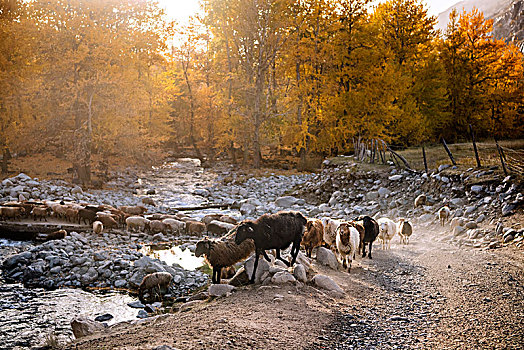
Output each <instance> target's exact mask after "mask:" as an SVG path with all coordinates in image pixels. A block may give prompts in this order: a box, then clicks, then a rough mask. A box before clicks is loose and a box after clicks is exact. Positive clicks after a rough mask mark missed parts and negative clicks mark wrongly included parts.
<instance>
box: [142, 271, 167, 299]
mask: <svg viewBox="0 0 524 350" xmlns="http://www.w3.org/2000/svg"><path fill="white" fill-rule="evenodd" d="M172 280H173V276H171V274H170V273H169V272H155V273H150V274H149V275H146V276H144V278H143V279H142V283H140V286H139V287H138V298H139V299H140V301H141V302H142V303H144V304H145V299H144V293H145V292H146V291H148V292H149V293H150V294H153V293H156V294H157V295H159V296H160V295H161V293H162V290H163V289H165V290H167V288H169V285H170V284H171V281H172Z"/></svg>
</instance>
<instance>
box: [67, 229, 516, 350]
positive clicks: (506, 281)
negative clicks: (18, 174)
mask: <svg viewBox="0 0 524 350" xmlns="http://www.w3.org/2000/svg"><path fill="white" fill-rule="evenodd" d="M439 231H440V228H439V227H437V226H435V227H432V228H431V229H426V231H424V232H420V231H416V232H417V233H416V235H415V236H414V237H413V238H412V241H411V242H410V245H409V246H401V245H399V244H398V237H396V238H395V239H394V242H395V243H394V244H392V248H391V250H387V251H383V250H381V249H375V250H374V256H373V260H369V259H367V258H366V259H361V258H359V259H358V260H357V264H356V266H355V268H354V269H353V270H352V271H351V274H349V275H348V274H346V273H344V272H341V271H333V270H330V269H328V268H325V267H322V266H315V268H316V269H317V270H318V272H319V273H323V274H327V275H329V276H330V277H332V278H333V279H334V280H335V281H336V282H337V283H339V285H340V286H341V287H342V288H343V289H344V290H345V292H346V296H345V297H344V298H333V297H331V296H330V295H328V294H326V293H324V292H322V291H320V290H317V289H316V288H314V287H312V286H302V287H295V286H283V287H281V288H275V287H258V286H257V287H252V286H250V287H246V288H245V289H242V290H239V291H237V292H235V294H234V295H233V296H231V297H229V298H222V299H219V300H216V301H213V302H211V303H203V304H200V305H198V306H196V307H195V308H194V309H192V310H189V311H187V312H181V313H177V314H173V315H166V316H161V317H159V318H157V319H156V320H154V321H152V322H149V323H143V324H140V325H122V326H119V327H117V328H115V329H112V330H111V331H110V332H108V333H105V334H100V335H94V336H91V337H89V338H85V339H80V340H79V341H77V343H76V348H77V349H152V348H154V347H156V346H159V345H163V344H167V345H169V346H172V347H176V348H179V349H246V348H256V349H261V348H264V349H283V348H290V347H292V348H296V349H517V348H521V347H522V344H523V343H524V288H523V286H524V258H523V257H524V254H523V251H522V250H517V249H515V248H513V247H512V248H503V249H497V250H484V251H481V250H476V249H465V248H458V247H455V246H451V245H448V244H446V243H441V242H438V238H439V237H440V234H439ZM377 246H378V245H377Z"/></svg>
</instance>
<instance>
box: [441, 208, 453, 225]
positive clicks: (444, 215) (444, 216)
mask: <svg viewBox="0 0 524 350" xmlns="http://www.w3.org/2000/svg"><path fill="white" fill-rule="evenodd" d="M438 217H439V220H440V225H441V226H444V224H445V223H446V221H448V220H449V218H450V217H451V210H450V209H449V207H448V206H447V205H446V206H443V207H442V208H440V210H439V211H438Z"/></svg>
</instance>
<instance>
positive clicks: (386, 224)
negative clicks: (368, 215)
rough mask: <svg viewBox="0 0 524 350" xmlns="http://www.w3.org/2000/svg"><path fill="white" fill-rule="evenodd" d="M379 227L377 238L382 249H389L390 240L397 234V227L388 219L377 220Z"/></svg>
mask: <svg viewBox="0 0 524 350" xmlns="http://www.w3.org/2000/svg"><path fill="white" fill-rule="evenodd" d="M377 222H378V227H379V234H378V238H379V239H380V240H381V241H382V249H389V248H391V240H392V239H393V237H394V236H395V234H396V233H397V225H396V224H395V222H394V221H393V220H391V219H388V218H380V219H378V220H377Z"/></svg>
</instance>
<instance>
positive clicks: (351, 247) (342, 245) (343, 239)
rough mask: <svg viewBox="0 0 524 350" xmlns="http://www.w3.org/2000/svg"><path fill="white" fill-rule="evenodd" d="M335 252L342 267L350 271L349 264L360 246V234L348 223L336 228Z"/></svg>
mask: <svg viewBox="0 0 524 350" xmlns="http://www.w3.org/2000/svg"><path fill="white" fill-rule="evenodd" d="M336 244H337V251H338V253H339V255H340V257H341V259H342V267H344V268H347V271H348V272H349V271H350V270H351V263H352V261H353V260H355V255H356V253H357V251H358V249H359V245H360V233H359V232H358V230H357V229H356V228H355V227H353V225H351V224H350V223H347V222H343V223H341V224H340V225H339V226H338V228H337V238H336Z"/></svg>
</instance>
